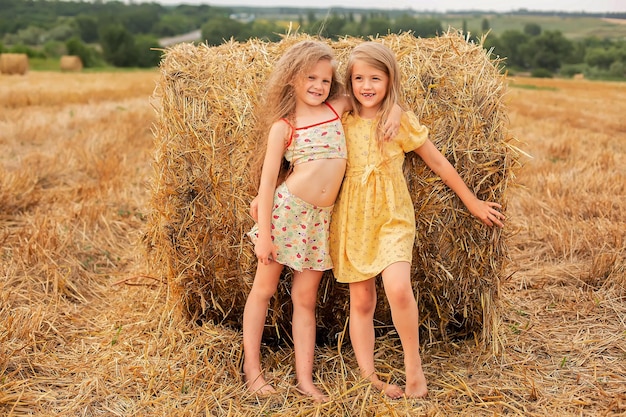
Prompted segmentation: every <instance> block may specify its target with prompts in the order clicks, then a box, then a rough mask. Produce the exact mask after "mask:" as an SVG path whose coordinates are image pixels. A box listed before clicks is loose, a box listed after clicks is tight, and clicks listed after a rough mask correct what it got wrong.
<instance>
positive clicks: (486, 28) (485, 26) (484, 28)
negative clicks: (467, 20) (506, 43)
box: [480, 18, 491, 33]
mask: <svg viewBox="0 0 626 417" xmlns="http://www.w3.org/2000/svg"><path fill="white" fill-rule="evenodd" d="M480 28H481V30H482V32H483V33H487V32H489V29H491V26H490V25H489V19H487V18H484V19H483V21H482V23H481V24H480Z"/></svg>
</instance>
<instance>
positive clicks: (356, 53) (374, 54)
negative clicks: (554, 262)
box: [345, 41, 405, 144]
mask: <svg viewBox="0 0 626 417" xmlns="http://www.w3.org/2000/svg"><path fill="white" fill-rule="evenodd" d="M357 60H360V61H363V62H364V63H366V64H367V65H370V66H372V67H374V68H376V69H377V70H379V71H383V72H384V73H385V74H387V76H388V77H389V82H388V84H387V91H386V94H385V97H384V99H383V101H382V103H381V106H380V109H379V110H378V115H377V122H376V123H377V124H376V140H377V141H378V143H379V144H382V142H383V137H384V132H383V125H384V121H385V120H387V118H388V117H389V113H390V112H391V109H392V108H393V106H394V104H398V105H399V106H400V107H402V108H404V107H405V106H404V104H403V97H402V80H401V75H402V74H401V73H400V67H399V66H398V61H397V60H396V56H395V55H394V53H393V51H392V50H391V49H389V47H387V46H385V45H383V44H382V43H380V42H375V41H369V42H363V43H361V44H359V45H357V46H356V47H355V48H354V49H353V50H352V52H351V53H350V57H349V58H348V64H347V68H346V76H345V86H346V91H347V93H348V95H349V96H350V100H351V101H352V108H353V109H355V110H356V112H357V114H359V113H360V112H361V103H359V102H358V100H356V99H355V97H354V91H353V90H352V72H353V70H354V63H355V61H357Z"/></svg>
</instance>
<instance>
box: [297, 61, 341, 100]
mask: <svg viewBox="0 0 626 417" xmlns="http://www.w3.org/2000/svg"><path fill="white" fill-rule="evenodd" d="M332 81H333V66H332V63H331V62H330V61H329V60H327V59H321V60H319V61H317V63H316V64H314V65H313V66H312V67H311V69H310V70H309V71H307V72H305V73H303V74H302V76H301V77H300V78H299V80H298V81H297V82H296V83H295V85H294V93H295V96H296V100H297V101H298V102H299V103H301V104H305V105H308V106H319V105H320V104H322V103H323V102H324V101H326V99H327V98H328V94H329V93H330V86H331V84H332Z"/></svg>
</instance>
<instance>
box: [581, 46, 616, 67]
mask: <svg viewBox="0 0 626 417" xmlns="http://www.w3.org/2000/svg"><path fill="white" fill-rule="evenodd" d="M614 62H619V57H618V54H617V50H616V49H605V48H589V49H587V53H586V54H585V63H586V64H587V65H589V66H591V67H598V68H600V69H603V70H608V69H609V68H610V67H611V64H613V63H614Z"/></svg>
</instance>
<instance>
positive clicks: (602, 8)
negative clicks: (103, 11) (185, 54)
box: [135, 0, 626, 12]
mask: <svg viewBox="0 0 626 417" xmlns="http://www.w3.org/2000/svg"><path fill="white" fill-rule="evenodd" d="M135 1H137V0H135ZM143 1H148V0H143ZM150 1H154V2H156V3H160V4H164V5H172V4H194V5H197V4H208V5H211V6H291V7H298V6H300V4H299V2H298V0H213V1H207V0H150ZM307 3H308V4H310V5H311V6H310V7H315V8H330V7H333V6H335V7H336V6H342V7H360V8H364V9H413V10H415V11H439V12H443V11H453V10H492V11H497V12H506V11H511V10H518V9H528V10H542V11H548V10H558V11H567V12H581V11H584V12H626V0H551V1H548V0H519V1H517V0H513V1H503V0H472V1H468V0H428V1H424V0H412V1H410V0H358V1H347V0H344V1H341V0H313V1H311V2H307ZM357 5H358V6H357Z"/></svg>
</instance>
